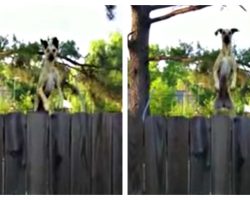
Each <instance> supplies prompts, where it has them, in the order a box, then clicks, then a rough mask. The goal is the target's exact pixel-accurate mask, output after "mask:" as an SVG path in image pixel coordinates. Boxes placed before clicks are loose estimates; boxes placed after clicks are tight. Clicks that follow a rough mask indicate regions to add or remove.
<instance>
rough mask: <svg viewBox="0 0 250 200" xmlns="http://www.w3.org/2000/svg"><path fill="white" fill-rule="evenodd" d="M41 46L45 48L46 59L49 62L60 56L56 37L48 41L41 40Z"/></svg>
mask: <svg viewBox="0 0 250 200" xmlns="http://www.w3.org/2000/svg"><path fill="white" fill-rule="evenodd" d="M41 44H42V46H43V51H44V55H45V58H46V59H47V60H48V61H50V62H53V61H54V60H55V58H56V57H57V54H58V47H59V41H58V39H57V38H56V37H54V38H52V39H51V40H48V41H46V40H42V39H41Z"/></svg>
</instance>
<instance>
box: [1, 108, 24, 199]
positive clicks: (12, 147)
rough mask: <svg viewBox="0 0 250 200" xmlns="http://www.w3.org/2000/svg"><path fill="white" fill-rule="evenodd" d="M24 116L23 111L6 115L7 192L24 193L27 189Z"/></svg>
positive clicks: (5, 187) (5, 188)
mask: <svg viewBox="0 0 250 200" xmlns="http://www.w3.org/2000/svg"><path fill="white" fill-rule="evenodd" d="M24 117H25V116H24V115H22V114H21V113H11V114H8V115H6V116H5V129H4V130H5V151H4V152H5V178H4V179H5V181H4V182H5V186H4V191H5V192H4V193H5V194H24V193H25V190H26V179H25V175H26V174H25V171H26V170H25V167H26V161H25V158H26V157H25V149H26V148H25V147H26V134H25V133H26V130H25V122H24Z"/></svg>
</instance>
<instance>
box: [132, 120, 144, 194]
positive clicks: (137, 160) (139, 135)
mask: <svg viewBox="0 0 250 200" xmlns="http://www.w3.org/2000/svg"><path fill="white" fill-rule="evenodd" d="M143 159H144V158H143V123H142V120H141V119H138V118H135V117H132V116H129V117H128V194H142V193H143V179H142V162H143Z"/></svg>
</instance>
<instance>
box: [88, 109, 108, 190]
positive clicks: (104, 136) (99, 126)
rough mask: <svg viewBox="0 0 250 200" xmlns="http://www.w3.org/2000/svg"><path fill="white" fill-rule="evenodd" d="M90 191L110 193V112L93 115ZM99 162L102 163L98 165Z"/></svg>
mask: <svg viewBox="0 0 250 200" xmlns="http://www.w3.org/2000/svg"><path fill="white" fill-rule="evenodd" d="M92 127H93V129H92V153H93V154H92V169H93V170H92V178H93V182H92V192H93V194H111V188H112V187H111V185H112V183H111V180H112V179H111V175H112V172H111V166H112V160H111V156H112V155H111V154H112V149H111V144H112V135H111V133H112V118H111V115H110V114H95V115H93V123H92ZM100 163H102V164H101V165H100Z"/></svg>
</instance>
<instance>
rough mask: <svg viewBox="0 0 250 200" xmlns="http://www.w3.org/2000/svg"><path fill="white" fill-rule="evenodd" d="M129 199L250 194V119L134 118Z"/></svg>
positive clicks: (131, 127)
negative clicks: (134, 196)
mask: <svg viewBox="0 0 250 200" xmlns="http://www.w3.org/2000/svg"><path fill="white" fill-rule="evenodd" d="M128 130H129V135H128V141H129V144H128V145H129V146H128V151H129V152H128V156H129V158H128V169H129V172H128V192H129V194H250V119H249V118H247V117H235V118H230V117H227V116H219V115H218V116H213V117H211V118H209V119H208V118H204V117H194V118H192V119H186V118H184V117H171V118H163V117H157V116H156V117H148V118H146V120H145V122H144V123H142V122H141V121H140V120H138V119H133V118H132V117H129V127H128Z"/></svg>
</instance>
